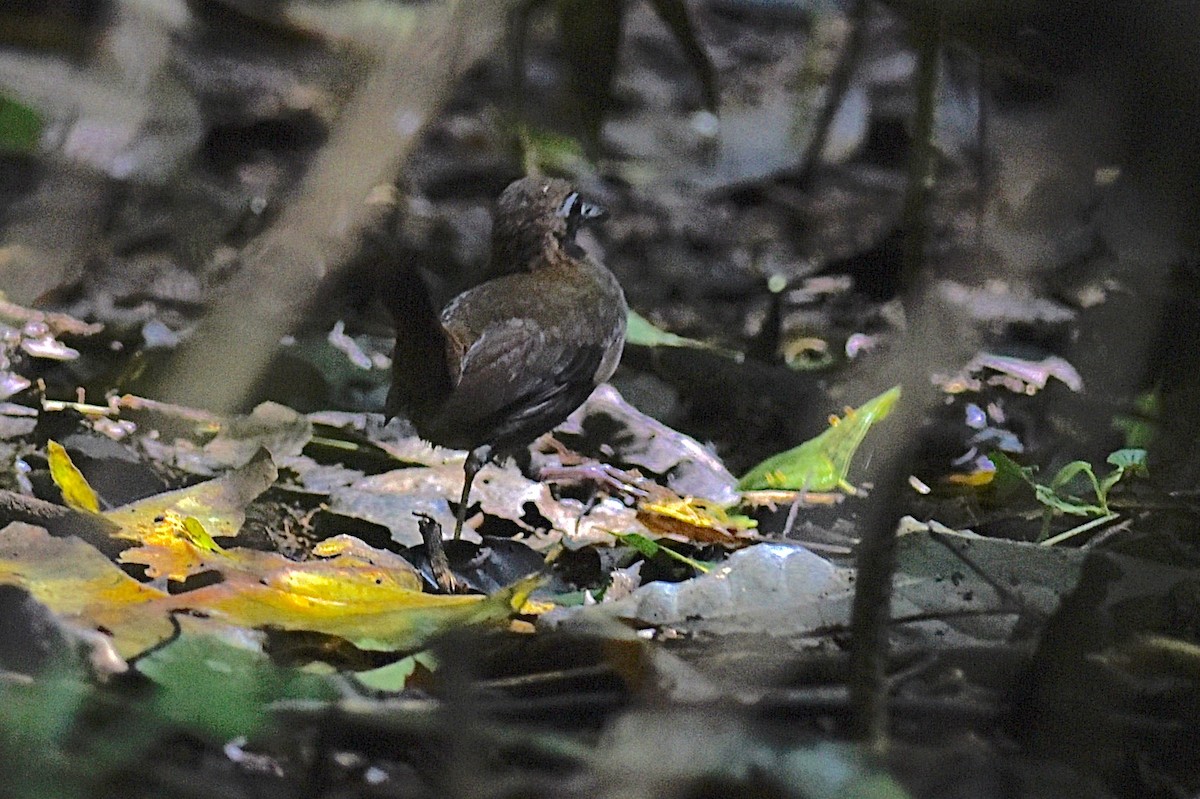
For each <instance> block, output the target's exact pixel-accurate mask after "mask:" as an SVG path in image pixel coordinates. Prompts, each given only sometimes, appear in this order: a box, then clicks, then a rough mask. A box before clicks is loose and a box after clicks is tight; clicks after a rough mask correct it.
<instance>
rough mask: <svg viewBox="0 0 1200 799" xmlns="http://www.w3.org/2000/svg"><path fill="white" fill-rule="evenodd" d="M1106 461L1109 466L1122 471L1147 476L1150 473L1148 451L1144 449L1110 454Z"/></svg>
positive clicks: (1123, 450) (1120, 450) (1122, 450)
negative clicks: (1147, 462) (1147, 458)
mask: <svg viewBox="0 0 1200 799" xmlns="http://www.w3.org/2000/svg"><path fill="white" fill-rule="evenodd" d="M1106 460H1107V462H1108V463H1109V464H1111V465H1113V466H1116V467H1117V468H1118V469H1121V470H1122V471H1127V472H1132V473H1134V474H1146V473H1148V472H1149V468H1148V467H1147V466H1146V450H1144V449H1133V448H1130V449H1119V450H1117V451H1116V452H1113V453H1112V454H1110V455H1109V456H1108V458H1107V459H1106Z"/></svg>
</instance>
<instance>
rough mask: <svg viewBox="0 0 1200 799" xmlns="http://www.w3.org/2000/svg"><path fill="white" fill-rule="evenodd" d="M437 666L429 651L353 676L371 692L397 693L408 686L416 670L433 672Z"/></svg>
mask: <svg viewBox="0 0 1200 799" xmlns="http://www.w3.org/2000/svg"><path fill="white" fill-rule="evenodd" d="M437 666H438V662H437V658H436V657H435V656H434V654H433V653H432V652H430V651H429V650H423V651H421V652H417V653H416V654H413V655H409V656H408V657H405V658H401V659H400V660H397V661H396V662H395V663H389V664H388V665H386V666H380V667H379V668H377V669H369V670H367V671H360V672H358V673H357V674H355V675H354V679H355V680H357V681H358V682H360V683H362V684H363V685H365V686H366V687H367V688H370V689H371V690H372V691H388V692H391V693H399V692H400V691H403V690H404V688H405V687H406V686H407V685H408V681H409V679H410V678H411V677H412V676H413V675H414V674H415V673H417V670H418V669H425V670H426V671H435V670H436V669H437Z"/></svg>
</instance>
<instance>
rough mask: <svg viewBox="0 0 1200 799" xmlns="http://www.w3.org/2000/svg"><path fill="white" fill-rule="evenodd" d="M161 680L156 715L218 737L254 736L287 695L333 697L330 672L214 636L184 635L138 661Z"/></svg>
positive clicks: (141, 668)
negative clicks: (279, 660) (285, 663)
mask: <svg viewBox="0 0 1200 799" xmlns="http://www.w3.org/2000/svg"><path fill="white" fill-rule="evenodd" d="M137 669H138V671H140V672H141V673H142V674H145V675H146V676H147V677H149V678H150V679H152V680H153V681H154V682H155V683H157V684H158V690H157V691H156V692H155V696H154V708H155V713H156V715H157V716H158V717H159V718H161V719H164V720H167V721H169V722H172V723H174V724H177V725H179V726H181V727H186V728H189V729H191V730H194V731H196V732H199V733H202V734H206V735H209V736H211V737H212V738H214V739H216V740H218V741H227V740H229V739H231V738H234V737H237V736H239V735H246V736H249V735H253V734H254V733H255V731H257V730H258V729H259V728H260V727H262V725H263V723H264V722H266V721H267V720H269V718H270V716H269V713H268V711H269V709H270V708H269V706H270V704H271V703H272V702H277V701H280V700H284V699H312V700H328V701H332V700H334V699H336V698H337V697H338V690H337V687H336V685H335V684H334V682H333V678H332V677H331V676H329V675H321V674H314V673H311V672H308V671H304V670H301V669H297V668H287V667H282V666H277V665H275V664H274V663H272V662H271V659H270V657H268V656H267V655H266V654H264V653H262V652H257V651H254V650H252V649H247V648H245V647H239V646H234V645H233V644H230V643H227V642H225V641H222V640H221V639H219V638H217V637H215V636H210V635H190V634H186V633H185V634H184V635H182V636H180V638H178V639H177V640H175V641H172V642H171V643H170V644H168V645H167V646H165V647H163V648H161V649H158V650H155V651H154V652H151V653H150V654H148V655H147V656H146V657H144V658H142V659H141V660H139V661H138V664H137Z"/></svg>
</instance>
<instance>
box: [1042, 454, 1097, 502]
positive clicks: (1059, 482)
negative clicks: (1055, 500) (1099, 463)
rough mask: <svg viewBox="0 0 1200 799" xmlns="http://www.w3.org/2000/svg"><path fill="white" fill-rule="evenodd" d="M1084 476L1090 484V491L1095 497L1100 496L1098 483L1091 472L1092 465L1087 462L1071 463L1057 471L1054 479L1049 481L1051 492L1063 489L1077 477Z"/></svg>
mask: <svg viewBox="0 0 1200 799" xmlns="http://www.w3.org/2000/svg"><path fill="white" fill-rule="evenodd" d="M1081 474H1082V475H1086V476H1087V478H1088V481H1089V482H1090V483H1091V484H1092V489H1093V490H1094V491H1095V492H1096V496H1097V497H1099V496H1100V483H1099V481H1098V480H1097V479H1096V473H1095V472H1094V471H1092V464H1090V463H1088V462H1087V461H1071V462H1070V463H1068V464H1067V465H1066V466H1064V467H1062V468H1061V469H1059V470H1058V472H1057V473H1056V474H1055V475H1054V478H1053V479H1052V480H1051V481H1050V488H1051V490H1053V491H1055V492H1058V491H1059V490H1060V489H1063V488H1065V487H1066V486H1067V485H1069V484H1070V483H1071V481H1072V480H1074V479H1075V478H1076V477H1078V476H1079V475H1081Z"/></svg>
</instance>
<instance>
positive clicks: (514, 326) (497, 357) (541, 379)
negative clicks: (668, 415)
mask: <svg viewBox="0 0 1200 799" xmlns="http://www.w3.org/2000/svg"><path fill="white" fill-rule="evenodd" d="M603 357H604V352H603V349H602V348H601V347H599V346H588V345H584V346H580V345H579V344H578V342H569V341H567V340H565V337H564V336H562V335H559V334H557V333H556V331H555V330H553V329H551V330H547V329H546V328H544V327H543V326H542V325H540V324H538V323H537V322H535V321H534V320H532V319H522V318H518V319H508V320H505V321H503V322H497V323H494V324H491V325H488V326H487V327H486V328H484V330H483V331H482V333H481V334H480V335H479V337H478V338H477V339H476V340H475V341H474V342H472V343H471V344H470V346H469V347H467V349H466V351H465V352H464V353H463V356H462V360H461V362H460V363H461V377H460V379H459V381H458V383H457V384H456V385H455V386H454V388H453V390H452V391H451V392H450V395H449V396H448V397H447V399H446V402H445V403H444V404H443V405H442V408H441V409H440V411H439V412H438V414H437V418H436V420H430V421H431V422H432V423H433V424H431V425H427V426H426V427H427V428H428V429H427V430H426V431H422V435H426V436H427V437H428V438H430V439H431V440H433V441H434V442H435V443H445V444H448V445H450V446H456V447H460V448H464V449H469V448H474V447H476V446H478V445H480V444H485V443H486V444H492V445H493V446H495V447H497V448H500V449H503V448H504V447H506V446H510V445H514V444H523V443H526V442H528V441H531V440H533V439H534V438H536V437H537V436H539V435H541V434H542V433H545V432H546V431H547V430H550V429H551V428H553V427H554V426H556V425H558V424H559V423H560V422H562V421H563V419H565V418H566V417H567V416H568V415H569V414H570V413H571V412H572V411H573V410H575V409H576V408H577V407H579V405H580V404H581V403H582V402H583V401H584V400H585V399H587V396H588V394H590V393H591V391H592V389H593V388H595V384H594V382H593V378H594V376H595V374H596V371H597V369H598V368H599V366H600V363H601V361H602V360H603Z"/></svg>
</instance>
